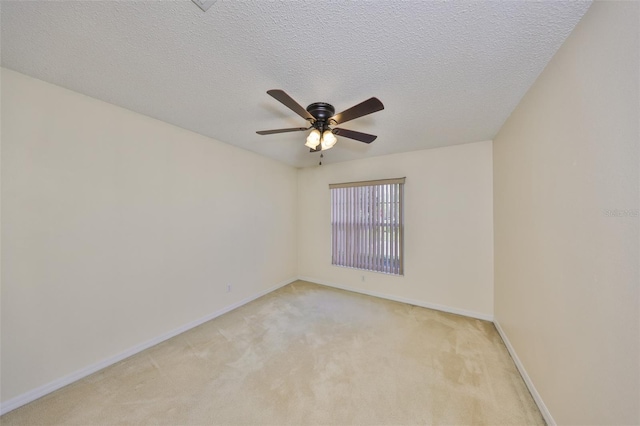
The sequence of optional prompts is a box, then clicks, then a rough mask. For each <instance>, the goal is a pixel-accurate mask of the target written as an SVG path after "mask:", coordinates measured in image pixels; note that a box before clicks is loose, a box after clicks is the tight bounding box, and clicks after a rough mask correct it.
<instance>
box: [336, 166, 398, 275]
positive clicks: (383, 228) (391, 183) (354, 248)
mask: <svg viewBox="0 0 640 426" xmlns="http://www.w3.org/2000/svg"><path fill="white" fill-rule="evenodd" d="M404 181H405V178H397V179H383V180H375V181H366V182H348V183H339V184H331V185H329V188H330V190H331V232H332V257H331V259H332V260H331V263H332V264H333V265H338V266H346V267H351V268H358V269H363V270H369V271H377V272H384V273H387V274H395V275H402V274H403V273H404V271H403V232H404V224H403V195H404V194H403V193H404Z"/></svg>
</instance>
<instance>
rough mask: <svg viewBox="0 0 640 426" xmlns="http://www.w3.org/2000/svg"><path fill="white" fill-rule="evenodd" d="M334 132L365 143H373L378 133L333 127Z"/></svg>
mask: <svg viewBox="0 0 640 426" xmlns="http://www.w3.org/2000/svg"><path fill="white" fill-rule="evenodd" d="M332 132H333V133H334V134H336V135H338V136H344V137H345V138H349V139H355V140H357V141H360V142H364V143H371V142H373V141H375V140H376V138H377V136H376V135H370V134H369V133H362V132H356V131H355V130H348V129H333V130H332Z"/></svg>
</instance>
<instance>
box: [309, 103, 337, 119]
mask: <svg viewBox="0 0 640 426" xmlns="http://www.w3.org/2000/svg"><path fill="white" fill-rule="evenodd" d="M307 111H308V112H309V114H311V115H313V116H314V117H315V119H316V120H318V121H327V120H328V119H329V118H330V117H333V116H334V115H335V113H336V110H335V108H334V107H333V105H331V104H328V103H326V102H315V103H313V104H311V105H309V106H308V107H307Z"/></svg>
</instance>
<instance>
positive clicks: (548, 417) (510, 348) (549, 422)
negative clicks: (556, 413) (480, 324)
mask: <svg viewBox="0 0 640 426" xmlns="http://www.w3.org/2000/svg"><path fill="white" fill-rule="evenodd" d="M493 324H494V325H495V326H496V330H498V334H500V337H502V341H503V342H504V345H505V346H506V347H507V350H508V351H509V354H511V358H513V362H514V363H515V364H516V367H517V368H518V371H519V372H520V375H521V376H522V379H523V380H524V383H525V384H526V385H527V388H529V392H530V393H531V396H533V400H534V401H535V402H536V404H537V405H538V408H539V409H540V413H542V417H544V420H545V421H546V422H547V425H549V426H556V424H557V423H556V421H555V420H554V419H553V417H552V416H551V413H550V412H549V409H548V408H547V406H546V405H545V404H544V401H543V400H542V397H541V396H540V394H539V393H538V390H537V389H536V387H535V386H534V385H533V382H532V381H531V378H530V377H529V374H527V370H525V368H524V365H522V362H520V358H518V354H516V350H515V349H513V346H511V342H510V341H509V338H508V337H507V335H506V334H505V332H504V330H503V329H502V327H500V323H499V322H498V321H497V320H494V321H493Z"/></svg>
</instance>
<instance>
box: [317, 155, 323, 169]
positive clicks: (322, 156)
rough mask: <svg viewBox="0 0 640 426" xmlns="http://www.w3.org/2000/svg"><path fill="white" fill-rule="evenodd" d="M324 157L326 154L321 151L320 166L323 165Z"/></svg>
mask: <svg viewBox="0 0 640 426" xmlns="http://www.w3.org/2000/svg"><path fill="white" fill-rule="evenodd" d="M323 158H324V154H323V153H320V162H319V163H318V166H322V159H323Z"/></svg>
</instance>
